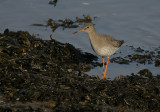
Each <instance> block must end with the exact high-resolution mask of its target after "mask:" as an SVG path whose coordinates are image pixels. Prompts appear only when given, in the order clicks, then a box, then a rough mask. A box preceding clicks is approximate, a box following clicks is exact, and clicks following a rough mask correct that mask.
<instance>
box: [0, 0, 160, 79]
mask: <svg viewBox="0 0 160 112" xmlns="http://www.w3.org/2000/svg"><path fill="white" fill-rule="evenodd" d="M48 2H49V1H47V0H1V1H0V32H1V33H2V32H3V31H4V30H5V29H6V28H9V29H10V30H12V31H18V30H24V31H29V32H30V33H31V34H39V37H42V38H43V39H50V38H49V35H50V34H52V35H53V37H54V38H55V39H56V40H58V41H60V42H64V43H66V42H67V43H70V44H73V45H74V46H75V47H76V48H80V49H81V50H82V51H83V52H90V53H92V54H95V53H94V51H93V50H92V48H91V46H90V42H89V38H88V35H87V34H85V33H79V34H76V35H73V34H72V33H73V32H75V31H77V30H78V29H80V28H76V29H65V30H62V28H58V29H57V30H56V31H55V32H52V31H51V29H50V27H36V26H31V24H34V23H40V24H45V22H46V20H48V18H52V19H53V20H59V19H63V20H64V19H66V18H69V19H72V20H75V17H77V16H78V17H83V14H86V15H87V14H90V15H91V17H97V18H96V19H95V20H94V21H93V23H94V24H96V25H95V27H96V30H97V32H99V33H104V34H108V35H111V36H113V37H115V38H116V39H118V40H124V41H125V42H126V43H125V45H123V46H122V47H121V48H120V50H119V51H118V52H117V53H116V54H115V55H113V56H112V57H116V56H125V55H127V54H129V53H131V52H133V51H132V50H131V49H130V48H127V47H126V45H133V46H134V47H135V48H137V47H141V48H143V49H146V50H153V49H154V48H157V47H159V46H160V0H58V3H57V6H56V7H54V6H53V5H49V4H48ZM120 51H121V52H122V53H119V52H120ZM95 55H96V54H95ZM98 57H99V62H101V57H100V56H98ZM106 60H107V59H106ZM143 68H147V69H150V70H151V71H152V73H153V74H154V75H156V74H157V73H160V68H159V67H154V66H153V65H141V64H138V66H137V63H132V64H130V65H120V64H117V63H110V64H109V68H108V71H107V73H108V77H109V78H114V77H116V76H119V75H121V74H123V75H128V74H130V73H132V72H134V73H137V72H138V71H139V70H140V69H143ZM88 74H91V75H98V76H101V75H102V67H96V68H94V69H93V70H91V71H90V72H88Z"/></svg>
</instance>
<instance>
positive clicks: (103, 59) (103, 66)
mask: <svg viewBox="0 0 160 112" xmlns="http://www.w3.org/2000/svg"><path fill="white" fill-rule="evenodd" d="M102 62H103V73H104V57H103V56H102Z"/></svg>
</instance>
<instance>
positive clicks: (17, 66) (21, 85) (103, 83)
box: [0, 29, 160, 112]
mask: <svg viewBox="0 0 160 112" xmlns="http://www.w3.org/2000/svg"><path fill="white" fill-rule="evenodd" d="M136 56H137V55H136ZM132 57H134V58H130V59H132V60H134V59H135V56H132ZM151 57H152V56H151ZM97 59H98V58H97V57H96V56H94V55H92V54H90V53H83V52H82V51H80V50H79V49H76V48H75V47H74V46H72V45H71V44H68V43H60V42H58V41H56V40H55V39H53V38H52V37H51V40H42V39H40V38H36V37H35V36H34V35H30V34H29V33H28V32H24V31H18V32H12V31H9V30H8V29H6V30H5V31H4V33H3V34H0V112H66V111H67V112H83V111H85V112H89V111H92V112H106V111H108V112H135V111H139V112H146V111H150V112H151V111H152V112H158V111H159V110H160V74H159V75H158V74H157V76H153V75H152V73H151V72H152V71H149V70H147V69H144V70H141V71H139V72H138V73H137V74H128V75H129V76H120V77H119V78H115V79H114V80H102V79H100V78H99V77H94V76H89V75H87V74H85V72H86V71H89V70H90V69H91V68H93V67H95V66H98V65H100V63H97V62H96V60H97ZM117 59H118V58H115V59H114V60H113V62H114V61H116V62H117V63H118V62H119V61H118V60H117ZM146 59H150V57H147V58H146ZM155 62H156V61H155ZM127 63H128V62H127ZM156 65H158V66H159V61H158V64H156Z"/></svg>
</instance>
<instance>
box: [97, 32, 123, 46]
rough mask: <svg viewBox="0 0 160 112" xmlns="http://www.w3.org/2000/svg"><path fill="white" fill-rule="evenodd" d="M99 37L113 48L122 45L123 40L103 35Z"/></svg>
mask: <svg viewBox="0 0 160 112" xmlns="http://www.w3.org/2000/svg"><path fill="white" fill-rule="evenodd" d="M99 35H100V37H102V38H104V41H106V43H108V44H111V45H113V46H114V47H120V46H121V45H122V44H123V43H124V41H123V40H116V39H115V38H113V37H112V36H110V35H104V34H99Z"/></svg>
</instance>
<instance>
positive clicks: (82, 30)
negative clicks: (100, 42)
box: [73, 29, 84, 34]
mask: <svg viewBox="0 0 160 112" xmlns="http://www.w3.org/2000/svg"><path fill="white" fill-rule="evenodd" d="M78 32H84V29H81V30H78V31H76V32H74V33H73V34H75V33H78Z"/></svg>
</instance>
